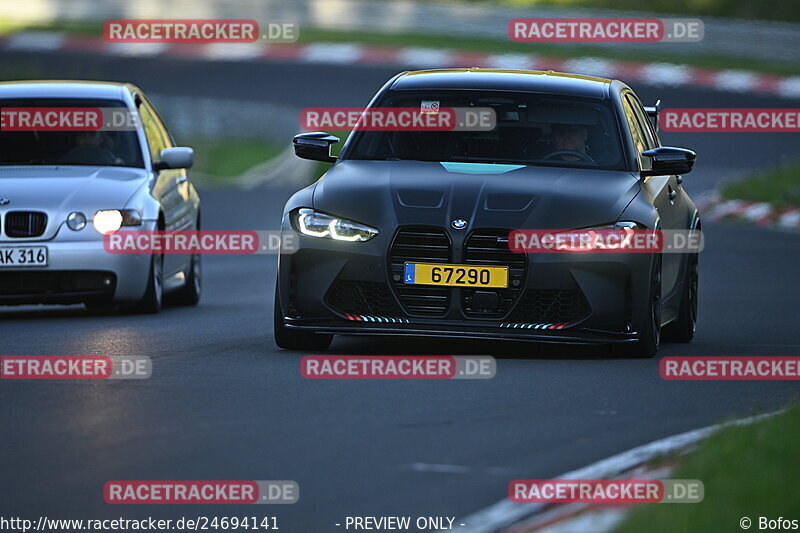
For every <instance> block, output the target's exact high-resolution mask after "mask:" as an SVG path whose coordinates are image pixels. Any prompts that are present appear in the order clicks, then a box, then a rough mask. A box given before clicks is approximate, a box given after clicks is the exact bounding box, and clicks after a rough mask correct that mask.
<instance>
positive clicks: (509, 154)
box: [343, 90, 625, 170]
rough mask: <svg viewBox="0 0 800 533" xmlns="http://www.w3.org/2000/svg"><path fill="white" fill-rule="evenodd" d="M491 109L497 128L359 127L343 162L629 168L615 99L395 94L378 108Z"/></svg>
mask: <svg viewBox="0 0 800 533" xmlns="http://www.w3.org/2000/svg"><path fill="white" fill-rule="evenodd" d="M430 102H435V103H436V105H437V106H438V107H439V108H440V109H445V108H487V107H488V108H492V109H493V110H494V112H495V117H496V127H495V128H494V129H492V130H491V131H430V130H428V131H355V132H354V133H353V137H352V139H351V140H350V141H349V143H348V148H347V150H346V151H345V153H344V154H343V159H367V160H396V159H408V160H421V161H438V162H460V161H464V162H476V163H510V164H521V165H543V166H564V167H578V168H597V169H609V170H624V169H625V162H624V157H623V152H622V144H621V140H620V134H619V129H618V127H617V121H616V118H615V114H614V109H613V104H612V102H611V101H610V100H599V99H592V98H578V97H573V96H559V95H542V94H534V93H522V92H507V91H487V90H479V91H473V90H458V91H453V90H449V91H435V90H429V91H416V90H413V91H410V90H402V91H389V92H387V93H386V95H385V96H384V97H383V98H382V100H381V101H380V102H379V103H378V105H377V106H376V107H381V108H386V107H392V108H406V109H407V108H415V109H420V106H428V107H430Z"/></svg>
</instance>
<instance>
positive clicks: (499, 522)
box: [457, 410, 783, 533]
mask: <svg viewBox="0 0 800 533" xmlns="http://www.w3.org/2000/svg"><path fill="white" fill-rule="evenodd" d="M782 412H783V410H779V411H775V412H772V413H766V414H763V415H758V416H751V417H747V418H743V419H740V420H734V421H732V422H726V423H723V424H715V425H712V426H707V427H704V428H700V429H694V430H691V431H687V432H685V433H679V434H678V435H673V436H671V437H667V438H664V439H659V440H656V441H653V442H650V443H648V444H643V445H642V446H637V447H636V448H633V449H631V450H628V451H626V452H622V453H620V454H617V455H614V456H612V457H609V458H607V459H603V460H600V461H598V462H596V463H593V464H591V465H589V466H585V467H583V468H579V469H578V470H573V471H572V472H567V473H565V474H562V475H560V476H555V477H554V478H553V479H613V478H619V477H620V476H621V475H622V474H623V473H625V472H631V471H633V470H634V469H636V468H646V466H645V465H647V464H648V463H649V462H651V461H653V460H654V459H656V458H660V457H665V456H669V455H673V454H676V453H679V452H683V451H688V450H690V449H691V447H693V446H695V445H696V444H698V443H699V442H700V441H702V440H705V439H707V438H708V437H710V436H711V435H712V434H713V433H716V432H717V431H719V430H720V429H723V428H726V427H729V426H742V425H747V424H752V423H753V422H758V421H760V420H764V419H766V418H769V417H772V416H775V415H777V414H780V413H782ZM563 505H564V504H552V503H515V502H512V501H511V500H509V499H508V498H504V499H503V500H500V501H499V502H497V503H495V504H494V505H490V506H489V507H487V508H485V509H482V510H480V511H478V512H476V513H473V514H471V515H469V516H467V517H464V518H462V519H460V520H458V521H457V523H459V524H462V523H463V524H466V525H465V526H464V527H462V528H460V529H459V531H460V532H461V533H522V532H528V531H548V532H551V529H549V528H550V527H552V528H554V529H552V531H559V532H561V531H565V532H566V531H569V532H575V531H587V530H586V529H582V528H581V529H574V528H562V529H555V528H556V526H557V524H559V523H561V524H562V525H564V524H565V523H567V522H568V521H570V520H573V519H576V520H577V519H580V520H581V521H582V520H584V519H585V517H577V516H576V513H575V512H565V509H563V508H562V509H560V511H561V514H558V513H554V514H549V513H550V512H551V511H554V510H556V509H557V507H563ZM570 510H571V511H576V509H574V508H573V509H570ZM584 510H585V509H584ZM618 510H619V511H620V512H623V513H624V509H618ZM612 512H613V511H612ZM545 517H547V518H548V520H546V521H545V520H543V518H545ZM621 518H624V515H616V516H611V515H606V516H605V519H607V520H608V521H609V523H612V522H613V524H617V523H618V522H619V520H621ZM540 520H542V522H539V521H540ZM537 523H538V524H539V525H541V526H543V527H540V528H539V529H531V528H532V527H534V526H536V524H537ZM544 526H547V527H544ZM589 530H590V531H595V530H596V528H595V527H592V528H591V529H589Z"/></svg>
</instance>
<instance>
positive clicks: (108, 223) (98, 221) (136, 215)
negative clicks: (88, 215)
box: [92, 209, 142, 235]
mask: <svg viewBox="0 0 800 533" xmlns="http://www.w3.org/2000/svg"><path fill="white" fill-rule="evenodd" d="M92 222H93V224H94V229H96V230H97V231H98V233H101V234H103V235H105V234H106V233H111V232H114V231H117V230H118V229H119V228H121V227H122V226H138V225H140V224H141V223H142V214H141V213H140V212H139V211H137V210H136V209H105V210H102V211H98V212H97V213H95V214H94V219H93V220H92Z"/></svg>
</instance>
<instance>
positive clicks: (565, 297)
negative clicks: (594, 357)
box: [509, 289, 591, 324]
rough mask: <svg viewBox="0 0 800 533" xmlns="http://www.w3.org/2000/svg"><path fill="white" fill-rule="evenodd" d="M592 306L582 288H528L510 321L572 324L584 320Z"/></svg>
mask: <svg viewBox="0 0 800 533" xmlns="http://www.w3.org/2000/svg"><path fill="white" fill-rule="evenodd" d="M590 312H591V308H590V307H589V302H587V301H586V297H585V296H584V295H583V293H582V292H581V291H580V290H552V289H534V290H527V291H525V294H524V295H523V296H522V300H521V301H520V302H519V305H518V306H517V308H516V309H515V310H514V312H513V313H512V316H511V317H510V318H509V321H510V322H524V323H531V322H533V323H549V324H570V323H574V322H578V321H579V320H583V319H584V318H586V317H587V316H589V313H590Z"/></svg>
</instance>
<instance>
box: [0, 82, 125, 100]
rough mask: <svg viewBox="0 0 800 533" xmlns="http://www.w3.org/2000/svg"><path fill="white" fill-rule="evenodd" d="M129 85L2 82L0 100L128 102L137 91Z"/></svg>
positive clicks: (113, 83)
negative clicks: (54, 99) (34, 99)
mask: <svg viewBox="0 0 800 533" xmlns="http://www.w3.org/2000/svg"><path fill="white" fill-rule="evenodd" d="M135 90H136V87H134V86H133V85H131V84H129V83H115V82H107V81H79V80H41V81H38V80H25V81H4V82H0V98H96V99H102V100H126V97H125V96H126V93H129V92H131V91H135Z"/></svg>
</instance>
